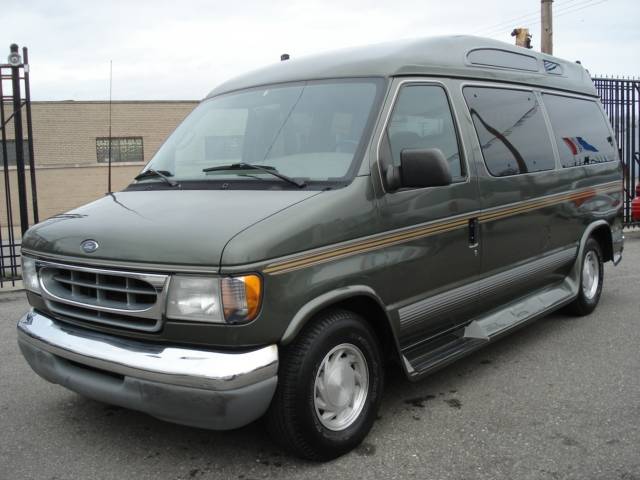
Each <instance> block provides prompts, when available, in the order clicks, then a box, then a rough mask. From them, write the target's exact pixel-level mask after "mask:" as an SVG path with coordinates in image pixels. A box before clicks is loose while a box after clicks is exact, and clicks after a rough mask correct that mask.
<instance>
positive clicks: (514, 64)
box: [209, 35, 597, 96]
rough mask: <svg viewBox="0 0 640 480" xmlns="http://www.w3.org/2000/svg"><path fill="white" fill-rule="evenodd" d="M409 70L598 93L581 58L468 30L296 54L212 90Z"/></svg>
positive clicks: (387, 74)
mask: <svg viewBox="0 0 640 480" xmlns="http://www.w3.org/2000/svg"><path fill="white" fill-rule="evenodd" d="M404 75H422V76H448V77H461V78H476V79H483V80H489V81H491V80H500V81H508V82H514V83H521V84H527V85H536V86H540V87H547V88H554V89H560V90H565V91H570V92H576V93H581V94H586V95H592V96H597V93H596V90H595V87H594V86H593V82H592V81H591V78H590V76H589V73H588V72H587V71H586V70H585V69H584V68H583V67H582V65H580V64H577V63H575V62H569V61H566V60H562V59H559V58H557V57H553V56H551V55H546V54H544V53H539V52H535V51H533V50H528V49H525V48H522V47H516V46H514V45H511V44H508V43H504V42H499V41H497V40H492V39H488V38H482V37H474V36H467V35H457V36H446V37H431V38H422V39H409V40H399V41H396V42H389V43H380V44H376V45H369V46H364V47H355V48H348V49H343V50H336V51H333V52H327V53H322V54H318V55H311V56H306V57H300V58H296V57H295V55H293V56H292V58H291V59H290V60H286V61H283V62H278V63H276V64H273V65H270V66H267V67H264V68H261V69H258V70H255V71H253V72H249V73H247V74H245V75H242V76H239V77H236V78H234V79H231V80H229V81H227V82H225V83H223V84H222V85H220V86H218V87H217V88H215V89H214V90H213V91H212V92H211V93H210V94H209V96H214V95H218V94H221V93H225V92H229V91H233V90H239V89H243V88H249V87H254V86H259V85H269V84H275V83H283V82H293V81H301V80H313V79H326V78H343V77H371V76H379V77H394V76H404Z"/></svg>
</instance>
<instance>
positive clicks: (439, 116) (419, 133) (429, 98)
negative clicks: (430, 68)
mask: <svg viewBox="0 0 640 480" xmlns="http://www.w3.org/2000/svg"><path fill="white" fill-rule="evenodd" d="M387 135H388V138H389V144H390V147H391V154H392V158H393V164H394V165H396V166H399V165H400V152H401V151H402V150H403V149H405V148H439V149H440V150H441V151H442V153H443V154H444V157H445V158H446V159H447V161H448V162H449V168H450V169H451V177H452V178H453V180H454V181H458V180H462V179H463V178H464V171H463V169H462V164H461V159H460V152H459V149H458V139H457V136H456V131H455V126H454V124H453V117H452V115H451V109H450V107H449V102H448V101H447V95H446V93H445V91H444V89H443V88H442V87H439V86H436V85H410V86H406V87H403V88H402V89H401V90H400V94H399V95H398V100H397V101H396V105H395V107H394V109H393V115H392V116H391V121H390V122H389V126H388V128H387Z"/></svg>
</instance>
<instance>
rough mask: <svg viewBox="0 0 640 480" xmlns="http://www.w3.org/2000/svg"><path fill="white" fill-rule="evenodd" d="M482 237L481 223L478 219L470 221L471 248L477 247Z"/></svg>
mask: <svg viewBox="0 0 640 480" xmlns="http://www.w3.org/2000/svg"><path fill="white" fill-rule="evenodd" d="M479 237H480V222H479V221H478V218H477V217H474V218H470V219H469V246H470V247H477V246H478V242H479Z"/></svg>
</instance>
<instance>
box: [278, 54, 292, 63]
mask: <svg viewBox="0 0 640 480" xmlns="http://www.w3.org/2000/svg"><path fill="white" fill-rule="evenodd" d="M289 58H290V57H289V54H288V53H283V54H282V55H280V61H281V62H284V61H285V60H289Z"/></svg>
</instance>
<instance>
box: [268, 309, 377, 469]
mask: <svg viewBox="0 0 640 480" xmlns="http://www.w3.org/2000/svg"><path fill="white" fill-rule="evenodd" d="M280 362H281V363H280V371H279V374H278V389H277V390H276V394H275V396H274V399H273V402H272V404H271V406H270V408H269V411H268V413H267V417H266V420H267V427H268V429H269V431H270V433H271V435H272V437H273V438H274V440H276V441H277V442H279V443H280V444H282V445H283V446H284V447H285V448H286V449H288V450H289V451H291V452H292V453H294V454H295V455H298V456H300V457H303V458H306V459H309V460H330V459H332V458H335V457H338V456H340V455H342V454H344V453H346V452H348V451H350V450H351V449H353V448H354V447H356V446H357V445H358V444H360V442H362V440H363V439H364V437H365V436H366V435H367V433H368V432H369V430H370V429H371V426H372V425H373V422H374V420H375V416H376V412H377V409H378V407H379V404H380V399H381V394H382V388H383V375H384V373H383V368H382V359H381V355H380V348H379V344H378V339H377V338H376V336H375V334H374V332H373V331H372V330H371V328H370V327H369V325H368V324H367V323H366V322H365V321H364V320H363V319H362V318H361V317H360V316H359V315H356V314H355V313H353V312H350V311H347V310H332V311H327V312H325V313H323V314H321V315H320V316H319V317H317V318H316V319H315V321H313V322H312V323H311V324H310V325H309V326H307V327H306V328H305V329H304V330H303V331H302V332H301V333H300V334H299V335H298V337H297V338H296V340H295V341H294V342H293V343H292V344H291V345H289V346H287V347H285V348H283V349H282V353H281V359H280Z"/></svg>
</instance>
